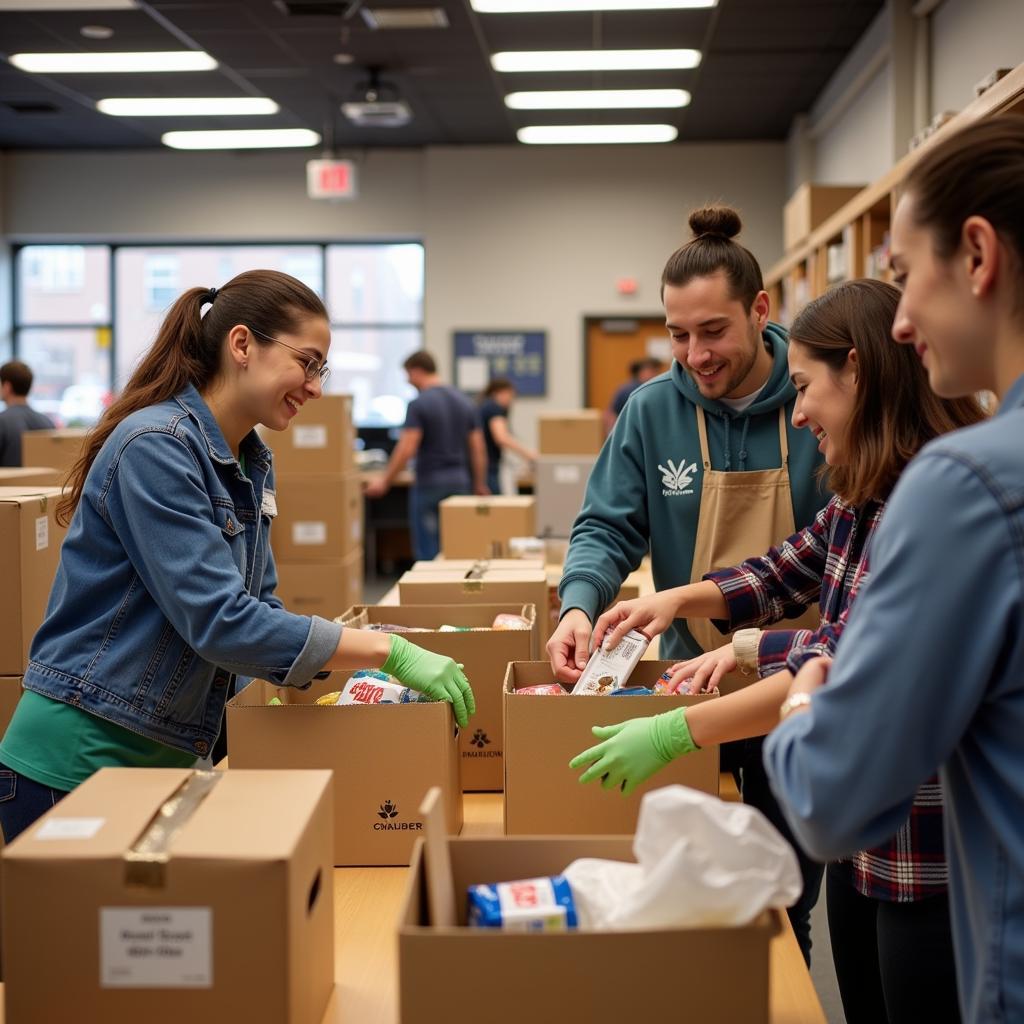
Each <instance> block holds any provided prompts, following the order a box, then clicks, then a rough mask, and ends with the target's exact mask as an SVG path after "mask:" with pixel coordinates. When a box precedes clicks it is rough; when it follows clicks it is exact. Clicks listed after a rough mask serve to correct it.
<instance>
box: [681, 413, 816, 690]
mask: <svg viewBox="0 0 1024 1024" xmlns="http://www.w3.org/2000/svg"><path fill="white" fill-rule="evenodd" d="M697 432H698V433H699V435H700V454H701V458H702V459H703V465H704V480H703V484H702V487H701V496H700V509H699V511H698V519H697V540H696V543H695V544H694V549H693V567H692V570H691V573H690V582H691V583H699V582H700V581H701V577H702V576H703V575H704V574H705V573H707V572H710V571H711V570H712V569H727V568H730V567H732V566H734V565H739V564H740V563H741V562H743V561H744V560H745V559H747V558H753V557H756V556H757V555H763V554H764V553H765V552H767V551H768V549H769V548H771V547H773V546H774V545H777V544H779V543H780V542H781V541H783V540H785V539H786V538H787V537H790V536H792V535H793V534H794V533H796V523H795V521H794V519H793V498H792V495H791V492H790V486H789V442H788V440H787V437H786V409H785V406H782V407H780V408H779V448H780V450H781V452H782V465H781V466H780V467H779V468H778V469H759V470H753V471H749V472H747V471H744V472H723V471H721V470H714V469H712V468H711V457H710V455H709V454H708V429H707V420H706V419H705V416H704V410H703V409H702V408H701V407H700V406H697ZM820 622H821V612H820V610H819V608H818V606H817V605H815V606H814V607H812V608H808V609H807V611H806V612H804V614H803V615H802V616H800V618H798V619H784V620H783V621H782V622H780V623H778V628H779V629H817V628H818V626H819V624H820ZM686 627H687V629H689V631H690V634H691V635H692V636H693V638H694V640H696V641H697V643H698V644H700V646H701V647H703V648H704V650H705V651H710V650H714V649H715V648H716V647H721V646H722V645H723V644H727V643H729V642H730V641H731V640H732V634H731V633H728V634H723V633H719V631H718V630H717V629H715V627H714V626H713V625H711V622H710V621H709V620H708V619H687V620H686ZM756 678H757V677H756V676H755V675H753V674H751V675H743V674H742V673H741V672H739V671H737V672H733V673H730V675H729V676H728V677H727V678H726V679H725V680H723V685H722V686H721V687H720V689H721V691H722V692H723V693H727V692H730V691H732V690H736V689H739V688H740V687H742V686H746V685H747V684H748V683H751V682H753V681H754V680H755V679H756Z"/></svg>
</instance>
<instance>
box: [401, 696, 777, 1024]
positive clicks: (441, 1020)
mask: <svg viewBox="0 0 1024 1024" xmlns="http://www.w3.org/2000/svg"><path fill="white" fill-rule="evenodd" d="M524 699H526V698H524ZM556 699H557V698H554V697H551V698H547V697H538V698H537V700H556ZM580 699H581V700H586V699H588V698H584V697H581V698H580ZM651 699H653V698H651ZM578 788H579V787H578ZM611 795H614V794H607V793H606V794H605V796H611ZM574 809H575V808H574V806H573V805H570V808H569V809H568V810H569V813H567V814H566V817H568V816H569V814H571V813H572V812H573V811H574ZM447 847H448V851H449V853H450V858H451V876H452V882H453V885H454V890H455V898H456V906H457V914H458V916H457V920H458V922H459V926H455V927H436V926H432V925H431V924H430V922H429V921H428V918H427V911H426V906H427V901H426V870H425V861H424V845H423V843H422V842H420V843H417V844H416V851H415V854H414V856H413V862H412V866H411V869H410V872H409V881H408V888H407V889H406V894H405V900H404V902H403V905H402V910H401V913H400V916H399V925H398V973H399V1000H400V1015H401V1020H402V1024H445V1022H446V1021H449V1020H451V1016H452V1007H451V993H450V992H448V991H446V989H445V987H444V986H443V985H439V984H438V978H440V977H444V976H445V971H448V970H450V968H451V965H452V964H458V965H459V1001H460V1003H461V1004H462V1005H465V1006H477V1007H486V1017H487V1021H488V1024H522V1022H523V1021H538V1022H539V1021H560V1020H564V1021H569V1022H578V1021H586V1022H587V1024H622V1022H623V1021H656V1020H671V1021H677V1020H693V1021H700V1022H701V1024H768V1021H769V1003H768V995H769V991H768V978H769V943H770V941H771V939H772V937H773V936H774V935H776V934H778V933H779V931H780V930H781V929H782V927H783V921H782V916H781V913H780V912H779V911H775V910H773V911H769V912H766V913H764V914H762V915H761V916H760V917H758V918H757V919H756V920H755V921H753V922H752V923H751V924H749V925H746V926H744V927H731V928H725V927H723V928H663V929H659V930H657V931H640V930H636V931H621V932H611V931H608V932H573V933H568V934H566V933H564V932H547V933H545V932H535V933H532V934H515V933H513V932H502V931H496V930H494V931H492V930H486V931H484V930H480V929H470V928H466V927H462V925H464V923H465V921H466V890H467V889H468V887H469V886H470V885H477V884H481V883H492V882H513V881H517V880H519V879H523V878H536V877H545V876H548V875H555V874H558V873H559V872H561V871H563V870H564V869H565V868H566V867H567V866H568V865H569V864H570V863H572V861H574V860H576V859H577V858H580V857H600V858H603V859H607V860H622V861H629V862H632V861H633V860H634V857H633V851H632V840H631V839H628V838H615V837H611V836H608V837H600V838H594V837H589V838H585V839H584V838H578V837H571V836H557V837H544V838H531V839H501V838H487V839H470V838H465V839H448V840H447Z"/></svg>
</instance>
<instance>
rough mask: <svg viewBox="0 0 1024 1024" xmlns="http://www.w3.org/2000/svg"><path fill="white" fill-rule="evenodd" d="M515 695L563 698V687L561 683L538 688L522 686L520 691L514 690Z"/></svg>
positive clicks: (545, 684)
mask: <svg viewBox="0 0 1024 1024" xmlns="http://www.w3.org/2000/svg"><path fill="white" fill-rule="evenodd" d="M516 693H525V694H528V695H532V696H552V697H559V696H561V697H565V696H567V694H566V692H565V687H564V686H562V684H561V683H544V684H542V685H540V686H524V687H523V688H522V689H521V690H516Z"/></svg>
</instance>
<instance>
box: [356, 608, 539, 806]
mask: <svg viewBox="0 0 1024 1024" xmlns="http://www.w3.org/2000/svg"><path fill="white" fill-rule="evenodd" d="M499 615H519V616H522V617H523V618H524V619H525V620H526V621H527V622H528V623H529V626H528V628H526V629H494V628H493V623H494V621H495V619H496V617H497V616H499ZM340 621H341V622H342V624H343V625H344V626H345V627H346V628H356V629H365V628H366V627H367V626H370V625H380V624H390V625H395V626H400V627H406V628H409V627H411V628H413V629H417V630H426V632H417V633H413V634H410V635H409V637H408V639H409V640H411V641H412V642H413V643H415V644H417V645H418V646H420V647H423V648H425V649H426V650H428V651H434V652H435V653H436V654H443V655H446V656H447V657H449V658H453V659H454V660H455V661H457V662H459V663H461V664H462V665H464V666H465V673H466V678H467V679H468V680H469V685H470V686H471V687H472V688H473V697H474V699H475V700H476V714H475V715H473V717H472V718H471V719H470V721H469V726H468V728H466V729H463V730H462V735H461V736H460V738H459V750H460V754H461V758H462V789H463V791H464V792H470V791H474V790H486V791H499V790H501V789H502V787H503V786H504V781H505V777H504V769H503V766H502V754H503V751H504V726H503V721H502V716H503V710H502V696H501V694H502V689H503V687H504V682H505V672H506V669H507V667H508V664H509V662H512V661H519V660H523V659H522V658H520V657H519V656H518V655H517V654H516V652H517V651H532V652H533V653H532V654H531V655H529V658H531V659H532V658H536V657H538V656H539V634H538V629H537V622H536V609H535V608H534V606H533V605H519V604H459V605H426V606H420V605H360V606H358V607H355V608H350V609H349V610H348V611H347V612H346V613H345V614H344V615H343V616H342V617H341V619H340ZM441 626H458V627H465V626H468V627H469V628H470V631H469V632H440V627H441Z"/></svg>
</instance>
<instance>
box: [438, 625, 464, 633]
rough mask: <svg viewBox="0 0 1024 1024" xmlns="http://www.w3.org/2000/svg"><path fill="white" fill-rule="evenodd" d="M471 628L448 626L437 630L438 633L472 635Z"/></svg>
mask: <svg viewBox="0 0 1024 1024" xmlns="http://www.w3.org/2000/svg"><path fill="white" fill-rule="evenodd" d="M472 632H473V627H472V626H449V625H444V626H441V627H440V628H439V629H438V633H472Z"/></svg>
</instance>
